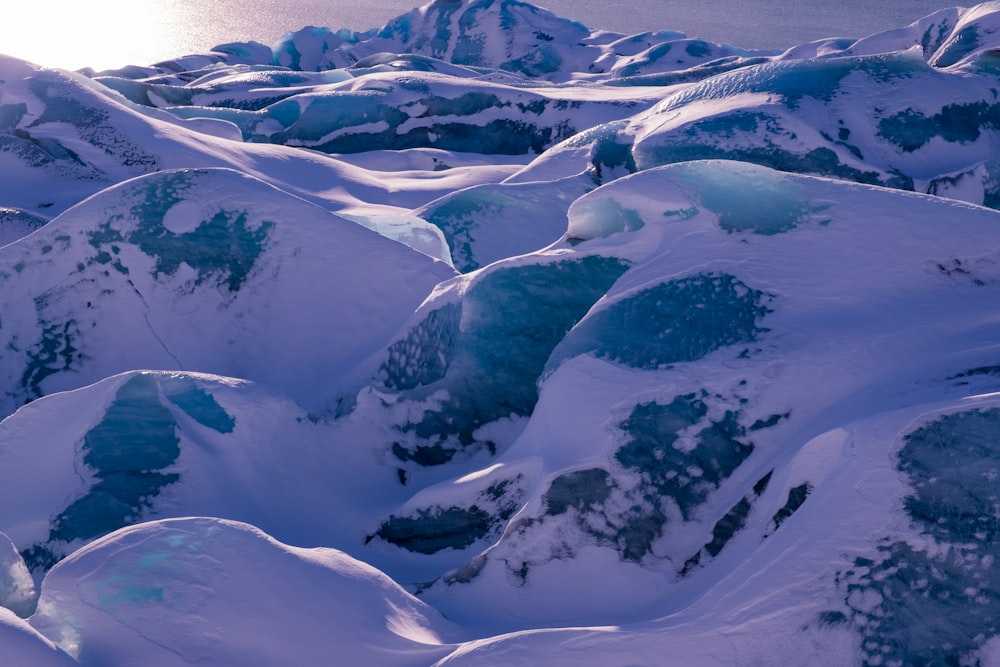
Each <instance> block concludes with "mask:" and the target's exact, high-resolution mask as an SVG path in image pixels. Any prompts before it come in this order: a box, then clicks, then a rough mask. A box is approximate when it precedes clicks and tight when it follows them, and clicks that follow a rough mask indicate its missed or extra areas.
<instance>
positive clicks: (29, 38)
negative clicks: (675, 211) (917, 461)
mask: <svg viewBox="0 0 1000 667" xmlns="http://www.w3.org/2000/svg"><path fill="white" fill-rule="evenodd" d="M13 1H14V2H16V3H17V4H15V5H14V6H12V7H5V8H4V11H3V14H4V16H3V21H2V22H0V53H5V54H8V55H13V56H17V57H19V58H24V59H26V60H31V61H33V62H36V63H39V64H42V65H48V66H53V67H66V68H70V69H77V68H81V67H86V66H90V67H94V68H96V69H104V68H111V67H120V66H123V65H126V64H141V65H146V64H150V63H153V62H156V61H158V60H164V59H167V58H171V57H174V56H179V55H184V54H188V53H197V52H200V51H207V50H209V49H210V48H211V47H212V46H215V45H216V44H222V43H225V42H233V41H249V40H256V41H259V42H264V43H265V44H272V43H274V42H275V41H277V39H278V38H279V37H280V36H281V35H282V34H283V33H285V32H289V31H291V30H297V29H298V28H301V27H302V26H304V25H319V26H328V27H333V28H351V29H352V30H367V29H368V28H375V27H380V26H381V25H383V24H384V23H385V22H386V21H388V20H389V19H391V18H393V17H395V16H398V15H399V14H402V13H404V12H406V11H408V10H410V9H411V8H412V7H414V6H417V5H419V4H423V2H421V0H413V1H411V0H382V1H381V2H371V1H370V0H91V1H90V2H79V1H77V0H35V1H33V2H31V1H29V2H24V1H23V0H13ZM8 2H10V0H8ZM536 4H539V5H541V6H544V7H546V8H548V9H550V10H552V11H553V12H555V13H556V14H558V15H560V16H564V17H566V18H571V19H574V20H577V21H580V22H581V23H584V24H586V25H587V26H589V27H591V28H604V29H607V30H614V31H616V32H624V33H636V32H644V31H647V30H663V29H670V30H680V31H683V32H686V33H687V34H688V35H689V36H691V37H701V38H703V39H707V40H709V41H713V42H728V43H730V44H734V45H736V46H742V47H745V48H761V49H774V48H786V47H788V46H792V45H795V44H800V43H802V42H806V41H810V40H813V39H820V38H823V37H834V36H835V37H863V36H865V35H869V34H871V33H874V32H878V31H880V30H886V29H889V28H896V27H900V26H904V25H907V24H908V23H911V22H912V21H914V20H916V19H918V18H920V17H922V16H924V15H926V14H929V13H931V12H933V11H935V10H937V9H941V8H944V7H950V6H953V5H955V3H954V2H948V0H875V1H874V2H873V1H871V0H843V1H841V2H831V1H830V0H773V1H771V2H767V1H760V0H705V1H704V2H689V1H688V0H542V1H541V2H538V3H536Z"/></svg>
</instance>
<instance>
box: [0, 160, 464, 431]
mask: <svg viewBox="0 0 1000 667" xmlns="http://www.w3.org/2000/svg"><path fill="white" fill-rule="evenodd" d="M0 266H2V267H3V273H2V275H0V279H2V281H3V283H4V290H3V293H4V296H3V297H2V300H3V303H4V305H3V309H4V311H5V312H6V313H8V315H7V317H6V318H5V320H6V321H5V323H4V326H3V327H2V328H0V339H2V340H3V343H2V344H3V346H4V348H5V350H6V353H5V354H4V356H3V357H2V358H0V377H4V378H5V380H4V384H5V386H6V387H7V390H6V392H5V397H4V398H3V400H2V403H0V405H2V407H3V412H4V413H5V414H9V413H10V412H13V410H14V409H16V408H17V407H18V406H19V405H20V404H22V403H24V402H25V401H29V400H32V399H34V398H37V397H38V396H41V395H43V394H47V393H51V392H53V391H59V390H65V389H71V388H75V387H79V386H81V385H83V384H87V383H89V382H94V381H96V380H99V379H100V378H102V377H107V376H109V375H112V374H114V373H118V372H121V371H125V370H129V369H135V368H168V369H178V370H180V369H186V368H197V369H200V370H203V371H206V372H211V373H218V374H222V375H231V376H236V377H245V378H248V379H252V380H257V381H261V382H263V383H265V384H267V385H269V386H271V387H274V388H276V389H279V390H281V391H283V392H286V393H287V394H289V395H290V396H292V397H294V398H296V399H298V400H300V401H301V402H302V403H303V404H306V405H316V404H317V401H318V400H322V397H323V396H324V395H325V394H328V393H329V392H331V391H333V389H334V387H336V385H337V381H338V378H340V376H342V375H343V374H344V373H345V372H346V371H348V370H349V369H350V368H351V367H352V366H353V365H354V364H355V363H356V362H357V359H359V358H363V357H365V356H367V355H368V354H370V353H371V352H373V351H374V350H376V349H378V347H379V346H380V344H381V343H382V342H383V341H385V340H387V339H388V338H389V336H391V335H392V332H393V331H394V330H395V329H397V328H398V327H399V325H400V324H401V323H402V322H403V321H404V320H405V318H406V317H407V316H408V315H409V313H410V312H412V309H413V308H414V307H415V306H416V305H418V304H419V303H420V302H421V301H422V300H423V299H424V297H425V296H426V295H427V294H428V293H429V292H430V290H431V289H432V288H433V287H434V285H435V284H436V283H437V282H438V281H440V280H442V279H444V278H447V277H449V276H450V275H451V274H452V270H451V269H450V268H449V267H448V266H446V265H445V264H444V263H442V262H439V261H438V262H436V261H434V260H432V259H430V258H428V257H427V256H425V255H423V254H420V253H417V252H415V251H413V250H411V249H409V248H407V247H406V246H404V245H402V244H399V243H394V242H392V241H389V240H388V239H385V238H383V237H381V236H379V235H377V234H375V233H372V232H370V231H369V230H367V229H363V228H361V227H360V226H358V225H356V224H355V223H352V222H349V221H347V220H343V219H340V218H338V217H336V216H333V215H331V214H330V213H328V212H327V211H325V210H323V209H320V208H318V207H316V206H313V205H310V204H308V203H306V202H304V201H302V200H300V199H298V198H295V197H292V196H291V195H289V194H287V193H284V192H281V191H279V190H276V189H274V188H272V187H269V186H267V185H265V184H264V183H262V182H261V181H259V180H257V179H254V178H252V177H249V176H246V175H244V174H240V173H238V172H234V171H231V170H211V169H210V170H197V171H195V170H180V171H165V172H159V173H155V174H150V175H148V176H146V177H144V178H140V179H135V180H130V181H126V182H124V183H123V184H121V185H118V186H115V187H113V188H109V189H108V190H106V191H104V192H102V193H100V194H99V195H97V196H95V197H92V198H90V199H88V200H87V201H86V202H83V203H81V204H80V205H78V206H76V207H74V208H73V209H71V210H69V211H67V212H66V213H63V214H62V215H60V216H59V217H58V218H56V219H55V220H53V221H52V222H51V223H49V224H48V225H46V226H45V227H44V228H43V229H42V230H39V232H37V233H36V234H34V235H32V236H30V237H28V238H25V239H23V240H21V241H20V242H17V243H15V244H12V245H9V246H6V247H5V248H3V249H0ZM373 301H377V302H378V303H379V307H378V308H372V307H371V304H372V302H373ZM319 350H324V352H323V354H322V355H319V356H317V354H316V352H317V351H319Z"/></svg>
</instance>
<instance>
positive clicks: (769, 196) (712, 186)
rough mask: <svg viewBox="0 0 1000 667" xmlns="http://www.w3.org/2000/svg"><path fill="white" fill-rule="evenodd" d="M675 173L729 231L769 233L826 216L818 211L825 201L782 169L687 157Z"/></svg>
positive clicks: (820, 210) (827, 205)
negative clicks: (812, 196) (811, 194)
mask: <svg viewBox="0 0 1000 667" xmlns="http://www.w3.org/2000/svg"><path fill="white" fill-rule="evenodd" d="M679 173H680V174H681V176H682V178H683V180H684V182H685V183H686V184H687V185H688V186H689V187H691V188H693V189H694V190H695V192H696V193H697V196H698V198H699V199H700V200H701V204H702V206H704V207H705V208H706V209H708V210H710V211H712V212H713V213H715V214H716V215H717V216H718V218H719V226H720V227H722V228H723V229H725V230H726V231H728V232H752V233H754V234H762V235H765V236H770V235H773V234H781V233H782V232H787V231H790V230H792V229H794V228H796V227H797V226H799V225H800V224H804V223H808V222H814V221H815V222H817V223H818V224H821V225H826V224H829V222H830V221H829V219H823V218H820V217H818V214H820V213H822V212H823V211H826V210H827V209H829V208H830V205H829V204H813V202H812V201H810V200H809V198H808V197H807V196H806V194H805V192H804V188H803V187H802V186H801V185H800V184H799V183H798V182H796V181H795V180H794V179H792V178H789V177H788V176H786V175H785V174H783V173H779V172H776V171H773V170H770V169H763V168H760V167H758V166H756V165H752V164H745V163H726V164H724V165H722V164H716V163H708V164H706V163H691V164H685V165H683V166H682V167H681V168H680V170H679Z"/></svg>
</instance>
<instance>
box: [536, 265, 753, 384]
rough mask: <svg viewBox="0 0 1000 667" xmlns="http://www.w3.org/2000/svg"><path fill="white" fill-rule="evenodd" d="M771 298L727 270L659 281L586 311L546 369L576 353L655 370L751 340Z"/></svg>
mask: <svg viewBox="0 0 1000 667" xmlns="http://www.w3.org/2000/svg"><path fill="white" fill-rule="evenodd" d="M771 300H772V297H771V296H770V295H768V294H766V293H765V292H763V291H761V290H756V289H752V288H750V287H748V286H747V285H745V284H744V283H743V282H741V281H740V280H739V279H738V278H736V277H735V276H732V275H729V274H725V273H723V274H696V275H693V276H688V277H686V278H680V279H677V280H671V281H669V282H665V283H660V284H658V285H655V286H653V287H650V288H647V289H644V290H641V291H639V292H636V293H635V294H632V295H630V296H627V297H624V298H622V299H620V300H618V301H616V302H614V303H613V304H611V305H610V306H608V307H606V308H603V309H601V310H598V311H596V312H594V313H591V314H590V315H589V316H588V317H587V318H586V319H585V320H583V321H582V322H580V324H578V325H577V327H576V328H575V329H574V330H573V331H572V332H571V333H570V334H569V335H568V336H567V337H566V338H565V340H563V342H562V343H561V344H560V345H559V347H558V348H556V350H555V352H553V354H552V360H551V361H550V362H549V368H550V369H554V368H556V367H557V366H558V365H559V364H560V363H562V362H564V361H566V360H568V359H571V358H573V357H576V356H578V355H581V354H593V355H595V356H597V357H600V358H604V359H609V360H611V361H614V362H617V363H621V364H625V365H628V366H632V367H635V368H641V369H646V370H656V369H661V368H665V367H666V366H668V365H670V364H673V363H678V362H685V361H696V360H698V359H701V358H702V357H704V356H706V355H708V354H709V353H711V352H714V351H715V350H719V349H722V348H724V347H727V346H730V345H736V344H739V343H752V342H754V341H756V340H757V338H758V336H759V335H760V334H761V333H763V332H765V331H767V329H765V328H763V327H761V326H760V322H761V320H762V319H763V318H764V316H766V315H767V314H768V313H770V312H771V310H770V308H769V307H768V304H769V303H770V302H771Z"/></svg>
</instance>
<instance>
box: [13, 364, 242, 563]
mask: <svg viewBox="0 0 1000 667" xmlns="http://www.w3.org/2000/svg"><path fill="white" fill-rule="evenodd" d="M164 398H166V400H167V401H169V403H170V404H173V405H175V406H177V407H178V408H180V409H181V410H183V411H184V413H186V414H188V415H189V416H190V417H192V418H193V419H195V420H196V421H197V422H198V423H200V424H202V425H203V426H206V427H207V428H211V429H214V430H216V431H218V432H219V433H231V432H232V431H233V428H234V427H235V420H234V419H233V418H232V417H231V416H230V415H229V414H228V413H226V411H225V410H224V409H223V408H222V407H221V406H220V405H219V404H218V403H217V402H216V400H215V398H214V397H213V396H212V395H211V394H210V393H208V392H206V391H205V390H204V389H202V388H201V387H199V386H198V384H197V383H196V382H195V381H194V380H193V379H191V378H188V377H182V376H163V375H155V374H148V373H143V374H137V375H134V376H133V377H131V378H130V379H129V380H128V381H127V382H125V383H124V384H123V385H122V386H121V387H119V389H118V391H117V393H116V394H115V397H114V400H113V401H112V402H111V404H110V405H108V407H107V409H106V410H105V412H104V416H103V417H102V418H101V421H100V422H98V423H97V424H96V425H95V426H94V427H93V428H91V429H90V430H89V431H87V433H86V434H85V435H84V437H83V442H82V444H81V445H80V451H81V453H82V459H83V463H84V464H85V465H86V467H87V469H88V470H89V471H90V475H91V476H92V479H93V483H92V484H91V485H90V486H89V488H87V490H86V492H85V493H84V494H83V495H82V496H80V497H79V498H77V499H76V500H75V501H73V502H72V503H71V504H70V505H69V506H68V507H66V509H64V510H62V511H61V512H60V513H59V514H58V515H57V516H56V517H55V518H54V519H53V521H52V524H51V526H50V530H49V537H48V540H47V541H46V542H45V543H41V544H36V545H34V546H32V547H31V548H29V549H28V550H26V552H25V554H24V555H25V559H26V561H27V562H28V564H29V566H31V567H32V569H45V568H48V567H51V566H52V565H53V564H54V563H55V561H56V560H58V558H59V557H60V556H61V550H62V548H63V545H67V544H69V543H72V542H74V541H75V540H81V539H82V540H90V539H94V538H96V537H100V536H102V535H105V534H107V533H110V532H112V531H114V530H117V529H119V528H122V527H124V526H128V525H132V524H134V523H136V522H138V521H141V520H143V518H144V516H146V514H147V513H148V511H149V510H151V509H152V508H153V505H154V503H155V501H156V498H157V497H158V496H159V495H160V493H161V491H162V490H163V488H164V487H166V486H168V485H170V484H173V483H175V482H177V481H179V480H180V478H181V475H180V474H179V473H178V472H171V471H170V468H171V467H172V466H174V465H175V464H176V463H177V459H178V457H179V456H180V437H179V436H178V424H177V422H176V420H175V419H174V414H173V413H172V412H171V409H170V407H169V404H165V403H164V402H163V399H164ZM149 558H151V559H152V558H153V557H152V556H150V557H149ZM145 564H146V565H147V566H151V565H154V564H155V562H154V561H153V560H148V561H146V562H145Z"/></svg>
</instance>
